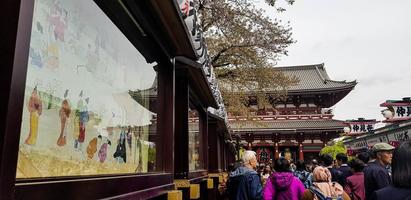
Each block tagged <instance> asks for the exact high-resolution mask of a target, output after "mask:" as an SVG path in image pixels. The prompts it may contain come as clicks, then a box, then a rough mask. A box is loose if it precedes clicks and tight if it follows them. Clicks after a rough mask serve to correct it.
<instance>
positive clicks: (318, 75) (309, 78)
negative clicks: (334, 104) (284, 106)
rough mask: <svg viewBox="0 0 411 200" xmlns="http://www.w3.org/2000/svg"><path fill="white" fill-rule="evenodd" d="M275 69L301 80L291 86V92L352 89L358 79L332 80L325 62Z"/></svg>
mask: <svg viewBox="0 0 411 200" xmlns="http://www.w3.org/2000/svg"><path fill="white" fill-rule="evenodd" d="M275 69H277V70H279V71H281V72H283V73H284V74H285V75H287V76H295V77H297V78H298V79H299V80H300V81H299V83H297V85H294V86H291V87H290V89H289V90H288V92H289V93H298V92H306V91H323V90H338V89H349V90H352V89H353V88H354V86H355V85H356V84H357V81H351V82H347V81H335V80H331V79H330V77H329V76H328V74H327V71H326V70H325V68H324V63H322V64H315V65H300V66H287V67H276V68H275Z"/></svg>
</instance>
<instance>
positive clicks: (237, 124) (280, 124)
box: [230, 119, 345, 132]
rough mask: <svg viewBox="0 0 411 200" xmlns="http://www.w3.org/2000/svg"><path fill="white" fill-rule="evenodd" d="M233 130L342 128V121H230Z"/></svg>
mask: <svg viewBox="0 0 411 200" xmlns="http://www.w3.org/2000/svg"><path fill="white" fill-rule="evenodd" d="M230 125H231V129H232V130H233V131H235V132H249V131H252V132H256V131H299V130H324V129H326V130H330V129H343V128H344V127H345V125H344V121H340V120H334V119H331V120H330V119H327V120H273V121H258V122H256V121H230Z"/></svg>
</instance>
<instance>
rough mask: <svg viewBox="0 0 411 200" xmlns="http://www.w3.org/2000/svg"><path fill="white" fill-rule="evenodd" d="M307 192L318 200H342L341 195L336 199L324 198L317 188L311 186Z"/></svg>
mask: <svg viewBox="0 0 411 200" xmlns="http://www.w3.org/2000/svg"><path fill="white" fill-rule="evenodd" d="M309 190H310V192H311V193H313V195H315V196H317V198H318V199H319V200H343V198H342V196H341V195H339V196H337V197H329V196H325V195H324V194H323V193H322V192H321V191H320V190H319V189H318V188H316V187H313V186H311V187H310V188H309Z"/></svg>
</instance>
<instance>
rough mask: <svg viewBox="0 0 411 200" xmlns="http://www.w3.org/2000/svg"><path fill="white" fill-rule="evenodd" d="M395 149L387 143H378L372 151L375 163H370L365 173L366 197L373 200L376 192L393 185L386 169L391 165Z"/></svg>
mask: <svg viewBox="0 0 411 200" xmlns="http://www.w3.org/2000/svg"><path fill="white" fill-rule="evenodd" d="M394 149H395V147H393V146H391V145H389V144H387V143H377V144H375V145H374V146H373V148H372V151H373V153H374V156H375V158H376V159H375V162H373V163H370V164H369V165H368V166H367V168H366V170H365V171H364V184H365V196H366V199H367V200H371V199H372V198H371V195H372V194H373V192H374V191H376V190H379V189H382V188H384V187H387V186H389V185H390V184H391V177H390V175H389V174H388V171H387V169H386V166H387V165H390V164H391V161H392V151H393V150H394Z"/></svg>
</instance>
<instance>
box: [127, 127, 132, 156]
mask: <svg viewBox="0 0 411 200" xmlns="http://www.w3.org/2000/svg"><path fill="white" fill-rule="evenodd" d="M132 140H133V134H132V132H131V126H128V127H127V144H128V153H129V154H130V155H129V156H131V142H132Z"/></svg>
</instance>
